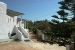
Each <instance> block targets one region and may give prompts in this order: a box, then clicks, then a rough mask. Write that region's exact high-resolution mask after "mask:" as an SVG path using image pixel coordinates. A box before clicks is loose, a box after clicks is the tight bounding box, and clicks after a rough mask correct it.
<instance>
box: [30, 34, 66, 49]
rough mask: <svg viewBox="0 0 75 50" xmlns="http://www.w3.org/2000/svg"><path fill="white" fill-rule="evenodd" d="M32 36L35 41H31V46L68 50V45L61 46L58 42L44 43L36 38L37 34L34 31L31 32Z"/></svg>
mask: <svg viewBox="0 0 75 50" xmlns="http://www.w3.org/2000/svg"><path fill="white" fill-rule="evenodd" d="M30 38H31V40H32V41H33V42H31V43H29V45H31V47H33V48H38V49H40V50H66V47H64V46H59V45H58V44H53V45H50V44H49V43H46V44H44V43H42V42H39V41H37V40H36V36H35V35H34V34H32V33H30Z"/></svg>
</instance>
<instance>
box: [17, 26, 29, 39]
mask: <svg viewBox="0 0 75 50" xmlns="http://www.w3.org/2000/svg"><path fill="white" fill-rule="evenodd" d="M18 29H19V30H20V31H21V32H22V34H23V36H24V37H25V38H29V33H28V32H27V31H26V30H25V29H24V28H22V27H21V26H19V28H18Z"/></svg>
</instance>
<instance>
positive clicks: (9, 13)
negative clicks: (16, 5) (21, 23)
mask: <svg viewBox="0 0 75 50" xmlns="http://www.w3.org/2000/svg"><path fill="white" fill-rule="evenodd" d="M7 15H9V16H11V17H14V16H19V15H24V14H23V13H20V12H16V11H13V10H10V9H7Z"/></svg>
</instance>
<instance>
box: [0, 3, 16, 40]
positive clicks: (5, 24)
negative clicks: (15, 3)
mask: <svg viewBox="0 0 75 50" xmlns="http://www.w3.org/2000/svg"><path fill="white" fill-rule="evenodd" d="M6 10H7V4H5V3H3V2H0V39H7V38H9V37H8V33H11V32H12V30H13V28H14V25H16V24H17V16H15V17H10V16H8V15H7V11H6Z"/></svg>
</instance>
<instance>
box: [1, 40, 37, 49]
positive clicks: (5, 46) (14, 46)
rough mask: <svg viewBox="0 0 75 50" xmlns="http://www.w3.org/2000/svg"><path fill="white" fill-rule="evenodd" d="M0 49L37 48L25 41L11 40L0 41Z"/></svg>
mask: <svg viewBox="0 0 75 50" xmlns="http://www.w3.org/2000/svg"><path fill="white" fill-rule="evenodd" d="M0 50H38V49H35V48H33V47H31V46H30V45H27V44H25V43H21V42H19V41H18V42H16V41H11V42H1V43H0Z"/></svg>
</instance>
